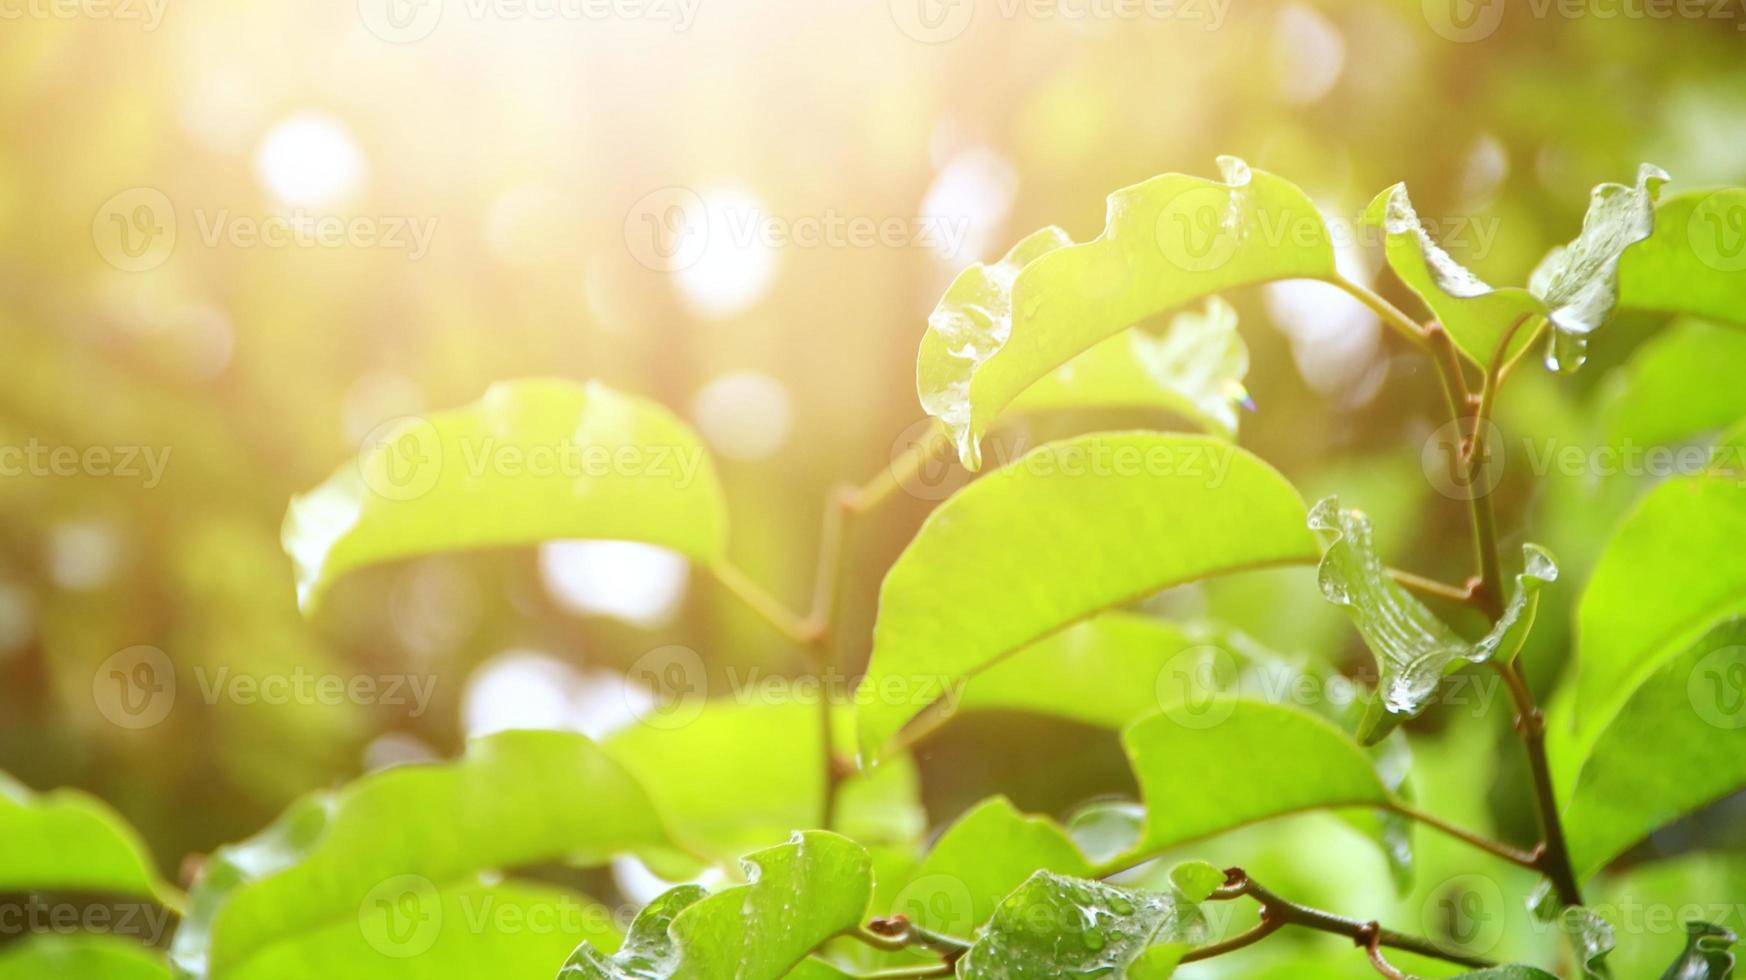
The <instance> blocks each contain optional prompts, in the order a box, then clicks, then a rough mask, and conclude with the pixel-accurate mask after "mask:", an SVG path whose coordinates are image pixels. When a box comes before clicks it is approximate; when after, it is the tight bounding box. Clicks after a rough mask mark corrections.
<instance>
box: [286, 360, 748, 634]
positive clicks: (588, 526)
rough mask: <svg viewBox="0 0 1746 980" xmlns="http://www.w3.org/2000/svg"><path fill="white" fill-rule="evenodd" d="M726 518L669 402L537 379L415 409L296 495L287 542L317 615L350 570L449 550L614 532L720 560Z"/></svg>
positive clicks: (306, 601) (700, 453)
mask: <svg viewBox="0 0 1746 980" xmlns="http://www.w3.org/2000/svg"><path fill="white" fill-rule="evenodd" d="M725 515H726V508H725V505H724V503H723V499H722V494H721V487H720V484H719V482H718V481H717V479H716V474H715V466H714V464H713V463H712V462H711V461H710V459H709V456H708V453H707V452H705V450H704V448H703V445H702V443H700V442H699V441H698V439H697V436H696V435H695V434H694V433H693V432H692V431H691V430H690V428H688V427H687V426H686V425H685V424H684V423H682V422H680V421H679V420H678V419H676V418H674V417H673V415H672V414H671V413H670V412H668V411H667V410H666V409H665V408H663V407H661V406H660V405H657V404H656V403H654V402H651V401H648V400H646V399H642V398H636V397H633V396H630V395H625V394H622V393H620V392H617V391H614V390H613V389H611V388H608V387H607V386H605V385H603V384H600V383H598V382H589V383H588V384H586V385H579V384H574V383H571V382H568V381H557V380H529V381H516V382H507V383H501V384H495V385H492V386H491V388H490V389H489V390H487V391H486V392H485V397H484V398H482V399H480V400H479V401H478V402H477V403H475V404H473V405H469V406H467V407H466V408H460V409H456V410H453V411H447V412H439V413H436V414H434V415H431V416H429V417H428V418H409V419H404V420H401V421H400V423H399V424H397V425H396V426H395V427H393V428H392V429H389V430H388V431H386V432H383V433H382V438H380V439H379V440H376V441H374V442H373V443H372V444H370V445H367V446H366V447H365V449H364V451H363V452H362V453H361V454H360V455H359V456H358V457H357V458H355V459H353V460H350V461H348V462H346V463H345V464H344V465H342V466H341V467H340V468H339V469H338V470H336V471H335V472H334V474H333V476H331V477H329V478H328V479H327V482H325V483H323V484H322V485H321V486H319V487H316V488H315V489H314V490H312V491H310V492H309V493H307V494H304V495H303V496H301V497H298V498H296V499H294V500H293V501H292V502H291V509H290V511H289V512H288V513H286V515H285V526H284V530H283V534H282V539H283V544H284V547H285V551H286V553H287V554H289V555H290V556H291V558H292V561H293V562H294V563H295V564H296V566H297V595H298V602H299V604H300V605H302V606H303V608H304V610H305V611H306V612H307V611H310V610H312V609H313V608H314V607H315V606H316V605H317V604H318V603H319V601H320V598H321V595H322V593H323V592H324V591H325V590H326V589H327V588H328V587H329V586H330V585H331V584H332V583H333V582H334V580H335V579H337V578H338V577H339V576H341V575H342V574H344V573H345V572H348V571H350V570H352V569H355V568H359V567H362V566H365V565H371V564H375V563H378V562H385V561H393V560H396V559H402V558H408V557H411V556H414V555H425V554H432V553H435V552H442V551H456V550H463V549H474V548H496V547H505V546H511V545H526V544H532V543H535V542H539V541H546V540H551V539H555V538H611V539H618V540H625V541H641V542H645V543H648V544H654V545H661V546H663V547H667V548H671V549H673V550H675V551H678V552H680V553H682V554H685V555H687V556H690V557H691V558H694V559H697V560H698V561H702V562H713V561H715V560H716V559H717V558H719V557H721V554H722V550H723V547H724V543H725V538H726V516H725Z"/></svg>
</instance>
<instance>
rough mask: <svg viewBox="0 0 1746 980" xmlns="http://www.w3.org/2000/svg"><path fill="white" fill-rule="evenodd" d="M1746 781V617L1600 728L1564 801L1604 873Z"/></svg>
mask: <svg viewBox="0 0 1746 980" xmlns="http://www.w3.org/2000/svg"><path fill="white" fill-rule="evenodd" d="M1741 786H1746V617H1735V618H1732V619H1728V620H1726V621H1724V622H1722V623H1720V624H1718V625H1717V626H1715V628H1713V629H1711V630H1710V631H1709V633H1707V634H1706V635H1705V636H1704V637H1703V638H1702V639H1700V640H1698V641H1697V642H1696V643H1694V644H1692V645H1691V646H1690V647H1689V648H1688V649H1687V650H1685V652H1683V653H1681V654H1680V655H1679V656H1677V657H1674V658H1672V659H1670V660H1667V661H1666V662H1664V663H1662V664H1661V665H1660V667H1659V668H1657V669H1656V671H1655V672H1654V673H1653V674H1651V675H1650V676H1649V677H1647V678H1645V679H1644V680H1642V681H1641V682H1640V683H1638V684H1637V685H1636V686H1635V688H1634V690H1633V691H1632V693H1631V696H1630V699H1629V700H1627V701H1626V702H1625V704H1624V706H1623V707H1622V708H1620V709H1619V711H1618V712H1617V713H1616V714H1615V715H1614V716H1613V717H1612V720H1611V722H1610V723H1608V724H1607V725H1606V727H1605V728H1604V729H1603V730H1602V731H1601V732H1600V733H1599V735H1598V737H1597V738H1596V739H1595V740H1594V742H1593V748H1592V749H1591V750H1590V751H1589V752H1588V754H1587V756H1586V758H1585V759H1584V761H1583V763H1582V766H1581V769H1580V771H1579V774H1578V776H1577V778H1576V785H1575V789H1574V791H1573V793H1572V794H1571V795H1569V796H1568V797H1567V802H1566V803H1565V805H1564V815H1565V826H1566V828H1567V830H1568V833H1569V837H1570V851H1571V861H1572V863H1573V864H1574V865H1575V867H1576V870H1577V872H1578V873H1579V874H1584V875H1586V874H1591V873H1593V872H1595V871H1598V870H1599V869H1600V868H1601V867H1603V866H1604V865H1605V864H1606V863H1607V862H1608V861H1610V860H1612V859H1613V858H1614V857H1616V856H1617V855H1619V854H1620V853H1622V852H1624V851H1625V849H1627V848H1628V847H1630V846H1631V845H1632V844H1635V843H1636V842H1637V841H1639V840H1641V839H1642V838H1643V837H1645V836H1647V835H1648V834H1649V832H1650V831H1653V830H1655V829H1656V828H1658V827H1660V826H1662V825H1664V824H1667V823H1670V822H1672V821H1673V820H1676V819H1678V818H1679V817H1681V816H1683V815H1685V814H1686V813H1689V812H1690V811H1692V810H1695V809H1697V808H1698V807H1701V806H1703V805H1704V804H1706V803H1709V802H1710V801H1712V800H1715V799H1718V798H1720V797H1722V796H1725V795H1727V794H1729V793H1731V792H1733V791H1734V790H1736V789H1738V788H1739V787H1741Z"/></svg>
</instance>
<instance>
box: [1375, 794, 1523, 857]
mask: <svg viewBox="0 0 1746 980" xmlns="http://www.w3.org/2000/svg"><path fill="white" fill-rule="evenodd" d="M1386 809H1387V810H1388V811H1389V812H1391V813H1397V814H1399V815H1401V816H1403V817H1406V818H1407V819H1408V820H1412V821H1415V822H1417V823H1422V824H1424V825H1425V826H1427V827H1430V828H1432V829H1433V830H1439V831H1442V832H1443V833H1445V834H1447V835H1449V836H1450V837H1453V838H1455V839H1456V840H1459V841H1463V842H1465V843H1468V844H1471V845H1473V846H1474V847H1477V848H1479V849H1480V850H1482V851H1484V852H1486V853H1487V854H1490V855H1492V856H1494V857H1499V858H1502V859H1504V860H1505V861H1508V862H1510V863H1511V864H1515V865H1519V866H1521V867H1524V868H1527V869H1529V870H1531V871H1537V870H1539V868H1540V862H1539V858H1538V857H1537V856H1536V855H1534V854H1530V853H1528V852H1527V851H1524V850H1520V849H1518V848H1514V847H1511V846H1509V845H1508V844H1505V843H1502V842H1501V841H1495V840H1492V839H1491V838H1489V837H1484V836H1481V835H1479V834H1476V833H1474V832H1472V831H1470V830H1463V829H1462V828H1460V827H1457V826H1455V825H1454V824H1452V823H1449V822H1448V821H1446V820H1444V819H1442V818H1441V817H1437V816H1434V815H1432V814H1429V813H1426V812H1424V811H1423V810H1417V809H1414V808H1413V807H1410V806H1408V805H1406V804H1405V803H1392V804H1390V805H1389V806H1388V807H1386Z"/></svg>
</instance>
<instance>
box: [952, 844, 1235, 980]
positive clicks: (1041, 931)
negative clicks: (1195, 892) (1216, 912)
mask: <svg viewBox="0 0 1746 980" xmlns="http://www.w3.org/2000/svg"><path fill="white" fill-rule="evenodd" d="M1205 932H1206V925H1205V922H1204V920H1203V919H1202V917H1201V914H1200V911H1199V910H1198V909H1197V908H1195V907H1194V906H1193V905H1191V904H1188V903H1184V902H1181V901H1179V900H1177V899H1176V898H1174V897H1173V896H1169V895H1159V894H1152V893H1148V892H1139V891H1129V890H1126V889H1122V888H1116V887H1114V886H1112V885H1106V884H1104V883H1102V882H1099V881H1086V880H1082V879H1075V878H1068V877H1063V876H1061V875H1056V874H1051V873H1049V872H1047V871H1039V872H1037V873H1036V874H1034V875H1032V876H1031V877H1030V878H1029V879H1028V880H1027V881H1026V882H1025V883H1024V884H1023V885H1021V886H1019V888H1018V889H1017V890H1015V891H1014V892H1013V893H1012V894H1011V895H1008V896H1007V897H1006V898H1005V900H1003V901H1002V902H1001V903H1000V906H999V908H997V909H996V910H995V913H994V918H993V919H992V920H991V921H990V922H989V924H988V928H987V929H986V930H984V931H983V933H982V936H981V937H980V938H979V939H978V940H977V941H976V944H975V945H974V946H973V947H971V949H970V952H968V953H966V954H965V955H964V958H963V959H962V960H960V961H959V963H958V976H959V977H960V978H962V980H1033V978H1034V980H1057V978H1060V977H1075V976H1107V977H1112V978H1120V977H1126V978H1130V980H1153V978H1163V977H1168V976H1169V975H1170V974H1171V972H1172V971H1173V970H1174V968H1175V966H1176V964H1177V962H1178V961H1180V959H1181V957H1182V955H1183V954H1184V953H1186V952H1187V951H1188V950H1189V949H1191V948H1192V947H1193V946H1194V945H1195V944H1197V943H1199V942H1201V941H1202V940H1203V939H1204V937H1205Z"/></svg>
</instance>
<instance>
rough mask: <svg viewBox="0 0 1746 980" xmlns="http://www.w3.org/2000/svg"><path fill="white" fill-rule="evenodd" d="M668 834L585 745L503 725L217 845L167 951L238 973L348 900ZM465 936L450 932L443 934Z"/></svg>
mask: <svg viewBox="0 0 1746 980" xmlns="http://www.w3.org/2000/svg"><path fill="white" fill-rule="evenodd" d="M673 846H674V845H673V844H672V842H671V841H670V840H669V839H668V836H667V833H666V832H665V830H664V829H663V827H662V824H661V818H660V815H659V814H658V812H657V811H656V809H655V805H654V803H653V802H652V801H651V800H650V799H649V797H648V795H647V794H646V793H645V792H644V791H643V789H642V788H641V787H640V786H638V785H637V783H636V782H635V780H634V779H633V778H632V777H631V775H630V774H629V773H627V772H626V771H625V770H624V769H623V768H621V767H620V766H619V765H618V764H617V763H615V762H614V761H613V760H612V759H611V758H609V757H608V756H607V754H606V753H605V752H603V751H602V750H601V749H600V748H599V747H598V746H596V745H595V744H594V743H593V742H591V741H589V740H588V739H586V738H584V737H583V736H581V735H574V734H570V733H565V732H536V731H511V732H503V733H500V734H497V735H492V736H489V737H486V738H482V739H478V740H476V741H474V742H472V743H471V744H470V745H469V747H468V751H467V754H466V755H465V756H463V757H462V758H461V759H459V760H457V761H455V762H453V763H445V764H433V765H408V766H400V767H396V768H392V769H387V770H383V771H381V772H377V773H373V774H371V775H368V776H365V777H363V778H362V779H359V780H357V781H356V782H353V783H351V784H349V785H347V786H345V787H343V788H341V789H339V790H336V791H331V792H328V791H322V792H317V793H314V794H311V795H310V796H307V797H305V798H303V799H302V800H300V801H298V802H297V803H296V804H293V805H292V807H291V808H290V809H288V810H287V811H286V812H285V813H284V814H283V815H282V816H281V817H280V818H279V819H278V821H277V822H275V823H274V824H273V825H272V826H271V827H269V828H267V829H266V830H265V831H263V832H262V833H260V834H259V835H257V836H255V837H253V838H251V839H249V840H247V841H244V842H242V843H240V844H233V845H229V846H227V847H223V848H220V849H219V850H218V851H217V852H215V853H214V854H213V855H212V856H211V858H210V859H209V860H208V861H207V864H206V868H205V871H204V873H203V875H202V877H201V879H200V881H199V883H198V884H197V885H196V886H195V888H194V891H193V893H192V894H191V895H190V896H189V914H188V916H187V918H185V919H184V920H183V922H182V925H181V927H180V928H179V929H178V930H177V932H176V936H175V940H174V942H173V943H172V945H171V956H172V960H173V961H174V962H175V964H176V966H177V967H178V969H180V970H181V971H183V972H185V973H187V974H189V975H191V976H194V977H202V978H204V977H214V978H224V977H229V976H232V975H235V974H246V973H247V972H248V970H249V969H250V964H251V962H252V961H254V960H255V959H256V958H257V957H268V958H269V959H271V960H276V959H277V958H278V957H280V956H286V955H293V954H288V953H287V947H295V946H296V945H297V944H298V943H299V942H302V941H305V940H307V941H309V942H312V943H317V944H319V942H320V941H321V938H322V936H323V935H324V934H326V933H327V931H328V930H330V929H332V928H334V927H335V926H346V927H348V928H350V929H352V931H353V932H355V931H356V920H357V917H358V916H359V914H360V913H359V910H360V908H362V907H364V906H365V903H366V902H368V901H371V900H372V899H373V898H374V899H382V900H387V901H398V900H399V899H400V897H402V896H403V895H405V894H407V893H408V892H409V891H410V892H411V893H413V894H414V897H415V899H418V900H419V901H420V902H421V903H422V904H425V905H434V904H435V903H446V902H448V901H449V899H447V898H445V897H444V896H445V895H446V894H447V893H448V892H449V891H450V890H451V889H459V888H468V887H472V886H475V885H476V884H477V881H478V876H479V874H481V873H483V872H489V871H493V870H497V869H502V868H506V867H517V866H521V865H525V864H529V863H534V862H540V861H563V860H569V859H575V860H582V861H603V860H605V859H606V858H608V857H610V856H612V855H614V854H616V853H620V852H630V851H640V850H645V849H646V850H664V849H667V848H671V847H673ZM468 935H475V936H476V937H477V936H478V934H472V933H466V932H465V931H461V932H458V933H457V934H456V936H455V937H454V938H453V939H452V941H454V942H461V941H465V940H466V938H467V937H468Z"/></svg>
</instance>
